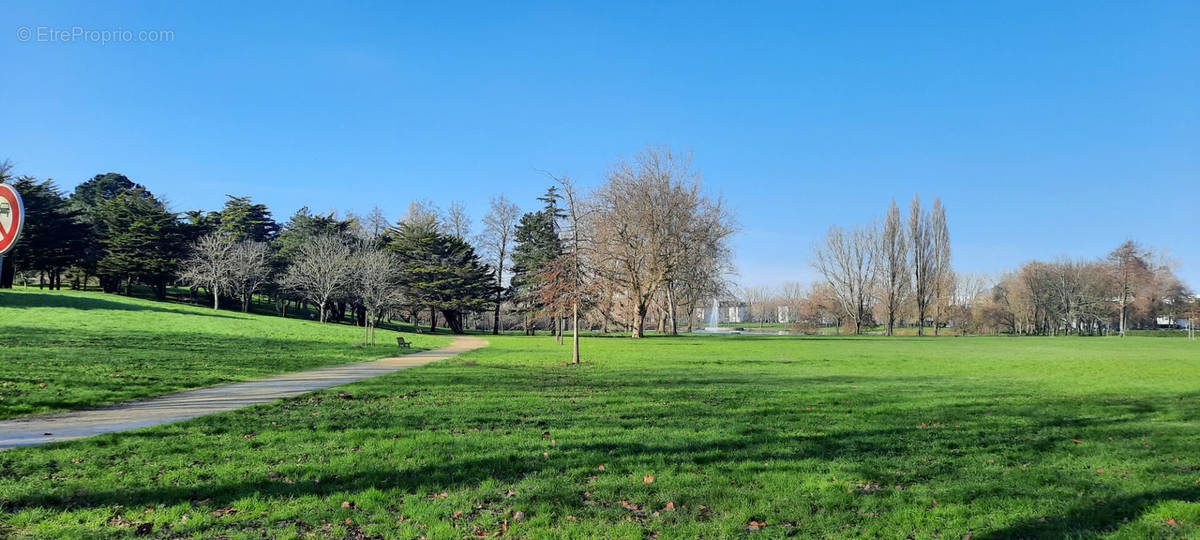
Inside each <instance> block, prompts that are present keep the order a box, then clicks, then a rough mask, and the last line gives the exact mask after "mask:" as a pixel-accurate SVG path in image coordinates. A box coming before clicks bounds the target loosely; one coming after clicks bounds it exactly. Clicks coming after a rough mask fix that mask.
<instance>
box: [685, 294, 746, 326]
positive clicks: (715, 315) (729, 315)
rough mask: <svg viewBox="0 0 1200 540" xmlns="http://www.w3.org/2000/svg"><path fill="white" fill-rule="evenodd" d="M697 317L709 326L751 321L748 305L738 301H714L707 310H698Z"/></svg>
mask: <svg viewBox="0 0 1200 540" xmlns="http://www.w3.org/2000/svg"><path fill="white" fill-rule="evenodd" d="M696 316H697V317H699V318H700V320H701V321H703V322H704V324H706V325H708V326H717V325H719V324H721V323H740V322H744V321H746V320H747V319H749V311H748V310H747V307H746V303H745V302H742V301H741V300H737V299H726V300H716V299H714V300H713V303H712V305H711V306H709V307H707V308H697V309H696Z"/></svg>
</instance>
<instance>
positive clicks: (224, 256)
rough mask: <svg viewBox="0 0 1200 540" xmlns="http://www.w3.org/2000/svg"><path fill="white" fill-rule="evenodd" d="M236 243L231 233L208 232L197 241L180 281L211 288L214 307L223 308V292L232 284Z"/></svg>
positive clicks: (184, 263)
mask: <svg viewBox="0 0 1200 540" xmlns="http://www.w3.org/2000/svg"><path fill="white" fill-rule="evenodd" d="M236 245H237V244H236V243H235V242H234V241H233V238H232V237H230V236H229V235H225V234H221V233H211V234H207V235H204V236H202V237H200V239H199V240H196V243H195V244H194V245H193V246H192V252H191V254H190V255H189V256H188V258H187V259H185V260H184V261H183V264H182V269H183V271H182V272H181V273H180V275H179V280H180V282H182V283H185V284H187V285H190V286H192V287H204V288H205V289H208V292H209V293H211V294H212V297H213V309H220V308H221V291H222V290H224V289H225V288H226V287H227V286H229V284H230V281H231V277H232V270H231V261H232V255H233V252H234V249H235V247H236Z"/></svg>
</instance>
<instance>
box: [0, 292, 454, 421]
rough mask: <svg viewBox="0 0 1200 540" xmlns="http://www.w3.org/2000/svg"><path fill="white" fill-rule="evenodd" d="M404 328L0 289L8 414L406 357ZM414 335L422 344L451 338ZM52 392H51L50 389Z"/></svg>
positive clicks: (0, 396) (2, 414)
mask: <svg viewBox="0 0 1200 540" xmlns="http://www.w3.org/2000/svg"><path fill="white" fill-rule="evenodd" d="M396 335H398V334H396V333H394V332H389V331H382V330H381V331H379V332H378V333H377V336H376V337H377V343H378V344H377V345H376V346H374V347H362V346H359V347H356V346H355V344H356V343H360V342H362V341H363V340H364V337H363V335H362V330H361V329H359V328H353V327H350V326H344V325H324V326H322V325H320V324H318V323H314V322H308V321H299V320H291V319H281V318H278V317H267V316H261V315H244V314H241V313H235V312H229V311H219V312H217V311H213V310H211V309H204V308H198V307H191V306H185V305H177V304H166V303H161V302H152V301H149V300H140V299H133V298H125V297H121V296H116V295H105V294H101V293H72V292H54V293H51V292H41V293H39V292H20V291H6V292H0V418H7V417H12V416H18V415H24V414H30V413H37V412H45V411H53V410H64V409H77V408H81V407H86V406H92V405H97V404H102V403H112V402H116V401H123V400H128V399H134V398H140V397H146V396H151V395H156V394H163V393H167V392H171V391H175V390H181V389H185V388H197V387H202V386H211V385H214V384H221V383H227V382H232V381H241V380H247V379H255V378H260V377H263V376H266V375H270V374H275V373H283V372H288V371H297V370H302V369H309V368H313V367H317V366H324V365H330V364H340V363H345V362H354V361H359V360H370V359H375V358H383V357H386V356H394V355H395V354H397V348H396V339H395V336H396ZM405 335H406V339H408V340H411V341H413V342H414V343H415V345H414V348H416V349H417V350H419V349H420V348H430V347H436V346H441V345H443V344H445V343H449V341H450V340H449V339H448V338H443V337H432V336H424V335H420V336H415V335H408V334H405ZM43 384H44V385H45V386H42V385H43Z"/></svg>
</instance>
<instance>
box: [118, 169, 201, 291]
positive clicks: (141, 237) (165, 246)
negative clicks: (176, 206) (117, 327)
mask: <svg viewBox="0 0 1200 540" xmlns="http://www.w3.org/2000/svg"><path fill="white" fill-rule="evenodd" d="M97 213H98V216H99V218H100V221H101V223H102V224H103V230H104V234H103V236H101V238H100V242H101V245H102V246H103V248H104V256H103V258H101V259H100V261H99V263H98V265H97V269H98V270H99V272H100V273H101V274H103V275H106V276H108V277H110V278H111V281H109V283H110V284H113V285H115V284H116V283H117V282H118V281H119V280H120V279H125V283H126V285H125V292H126V293H127V294H128V293H129V292H130V289H131V286H132V283H133V281H134V280H139V281H142V282H143V283H146V284H147V285H150V286H151V287H153V288H154V294H155V296H156V297H157V298H158V299H159V300H164V299H166V296H167V290H166V286H167V283H168V282H170V281H171V280H172V279H174V277H175V272H176V270H177V269H178V266H179V261H180V259H181V258H182V255H183V249H184V244H183V235H182V234H181V232H180V226H179V223H178V222H177V219H176V216H175V214H173V213H171V212H168V211H166V210H165V209H164V208H163V206H162V204H161V203H160V202H158V201H157V200H156V199H154V198H153V197H149V198H147V197H142V196H141V195H140V194H138V193H135V192H132V191H127V192H124V193H121V194H119V195H117V196H116V197H114V198H112V199H111V200H109V201H106V202H104V203H101V204H100V206H99V208H98V209H97ZM111 288H113V289H115V287H111Z"/></svg>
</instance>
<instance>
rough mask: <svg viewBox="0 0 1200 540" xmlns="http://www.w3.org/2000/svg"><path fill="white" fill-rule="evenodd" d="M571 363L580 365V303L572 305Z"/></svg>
mask: <svg viewBox="0 0 1200 540" xmlns="http://www.w3.org/2000/svg"><path fill="white" fill-rule="evenodd" d="M571 349H572V350H571V363H572V364H578V363H579V302H577V301H576V302H572V303H571Z"/></svg>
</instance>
